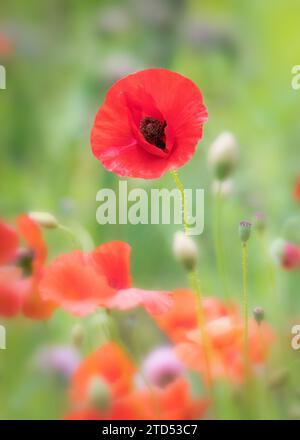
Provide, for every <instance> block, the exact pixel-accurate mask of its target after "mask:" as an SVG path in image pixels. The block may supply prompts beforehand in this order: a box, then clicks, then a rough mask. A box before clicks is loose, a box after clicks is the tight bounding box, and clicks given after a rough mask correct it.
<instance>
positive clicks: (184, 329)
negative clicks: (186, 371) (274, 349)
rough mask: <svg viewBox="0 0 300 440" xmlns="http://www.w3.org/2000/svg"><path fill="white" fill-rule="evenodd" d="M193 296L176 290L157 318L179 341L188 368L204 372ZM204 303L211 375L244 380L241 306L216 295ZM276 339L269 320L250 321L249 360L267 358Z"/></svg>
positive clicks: (202, 347)
mask: <svg viewBox="0 0 300 440" xmlns="http://www.w3.org/2000/svg"><path fill="white" fill-rule="evenodd" d="M184 296H186V308H184V307H183V304H184ZM193 298H194V294H193V293H192V292H190V291H188V290H179V291H175V293H174V295H173V303H172V306H171V308H170V310H169V311H168V312H167V313H165V314H162V315H160V316H157V317H155V320H156V322H157V324H158V325H159V326H160V328H161V329H162V330H164V331H165V332H166V333H167V334H168V336H169V337H170V338H171V339H172V340H173V341H174V342H176V343H177V344H176V347H175V350H176V353H177V355H178V356H179V358H180V359H181V360H182V361H183V362H184V363H185V364H186V365H187V366H188V367H189V368H191V369H196V370H197V371H199V372H201V374H203V375H204V376H205V374H206V361H205V356H204V344H203V339H202V337H201V333H200V330H199V327H198V324H197V315H196V306H195V304H194V306H193ZM187 304H189V305H187ZM203 307H204V315H205V321H206V333H207V337H208V339H209V345H210V358H211V359H210V361H211V362H210V363H211V373H212V376H213V377H224V378H228V379H230V380H232V381H236V382H240V381H242V380H243V377H244V361H243V324H242V320H241V317H240V314H239V312H238V309H237V308H236V307H235V306H234V305H225V304H223V303H222V301H221V300H219V299H216V298H205V299H204V301H203ZM181 310H182V317H181ZM187 310H188V312H187ZM273 340H274V333H273V331H272V329H271V328H270V327H269V325H268V324H266V323H262V324H261V325H260V327H259V328H258V326H257V324H256V322H255V321H254V320H251V321H250V330H249V360H250V363H251V365H252V366H253V367H254V366H256V365H258V364H263V363H264V362H265V361H266V359H267V356H268V354H269V351H270V347H271V343H272V341H273Z"/></svg>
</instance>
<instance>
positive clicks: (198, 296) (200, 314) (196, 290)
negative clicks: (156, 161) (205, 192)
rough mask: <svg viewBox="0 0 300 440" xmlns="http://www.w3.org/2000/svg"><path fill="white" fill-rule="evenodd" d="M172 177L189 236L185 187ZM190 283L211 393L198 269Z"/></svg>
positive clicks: (190, 278)
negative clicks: (179, 198) (178, 193)
mask: <svg viewBox="0 0 300 440" xmlns="http://www.w3.org/2000/svg"><path fill="white" fill-rule="evenodd" d="M171 175H172V177H173V179H174V181H175V183H176V185H177V188H178V189H179V191H180V193H181V199H182V217H183V225H184V230H185V233H186V234H188V233H189V223H188V212H187V205H186V200H185V194H184V187H183V185H182V183H181V181H180V179H179V177H178V174H177V172H176V171H171ZM189 283H190V286H191V289H192V290H193V292H194V293H195V298H196V303H197V317H198V325H199V330H200V335H201V337H202V340H203V351H204V358H205V364H206V376H207V380H208V386H209V390H210V391H211V390H212V374H211V350H210V344H209V338H208V335H207V331H206V325H205V315H204V309H203V299H202V294H201V288H200V281H199V274H198V270H197V269H194V270H192V271H191V272H189Z"/></svg>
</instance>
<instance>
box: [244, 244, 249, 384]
mask: <svg viewBox="0 0 300 440" xmlns="http://www.w3.org/2000/svg"><path fill="white" fill-rule="evenodd" d="M242 269H243V314H244V365H245V373H246V377H249V373H250V364H249V312H248V309H249V300H248V251H247V243H246V242H244V243H242Z"/></svg>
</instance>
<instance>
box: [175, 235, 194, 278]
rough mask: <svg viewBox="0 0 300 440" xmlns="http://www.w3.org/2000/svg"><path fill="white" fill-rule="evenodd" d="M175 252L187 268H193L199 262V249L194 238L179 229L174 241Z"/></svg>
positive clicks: (178, 259) (176, 256)
mask: <svg viewBox="0 0 300 440" xmlns="http://www.w3.org/2000/svg"><path fill="white" fill-rule="evenodd" d="M173 252H174V255H175V258H176V259H177V261H179V262H180V263H181V264H182V265H183V266H184V267H185V268H186V269H187V270H193V269H194V268H195V266H196V264H197V259H198V249H197V246H196V243H195V242H194V240H193V239H192V238H191V237H189V236H187V235H186V234H185V233H184V232H181V231H178V232H176V234H175V237H174V241H173Z"/></svg>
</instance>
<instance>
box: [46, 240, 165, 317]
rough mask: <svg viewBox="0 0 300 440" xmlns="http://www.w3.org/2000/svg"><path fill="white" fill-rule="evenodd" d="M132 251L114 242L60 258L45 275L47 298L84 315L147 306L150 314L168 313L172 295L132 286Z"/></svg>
mask: <svg viewBox="0 0 300 440" xmlns="http://www.w3.org/2000/svg"><path fill="white" fill-rule="evenodd" d="M130 252H131V248H130V246H129V245H128V244H127V243H124V242H121V241H112V242H109V243H106V244H103V245H102V246H99V247H98V248H96V249H95V250H94V251H93V252H89V253H86V252H81V251H74V252H71V253H69V254H64V255H61V256H59V257H57V258H56V259H55V260H54V261H53V262H52V263H51V264H50V265H49V266H48V267H47V268H46V269H45V272H44V276H43V280H42V283H41V291H42V294H43V297H44V299H48V300H52V301H54V302H56V303H57V304H60V305H61V307H63V308H64V309H65V310H67V311H69V312H71V313H73V314H75V315H81V316H83V315H87V314H89V313H92V312H94V311H95V310H96V309H97V307H106V308H116V309H119V310H127V309H131V308H133V307H137V306H144V307H145V309H146V310H147V311H148V312H149V313H151V314H156V313H162V312H165V311H166V310H167V309H168V308H169V306H170V304H171V298H170V294H169V292H159V291H148V290H142V289H135V288H132V287H131V275H130Z"/></svg>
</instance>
